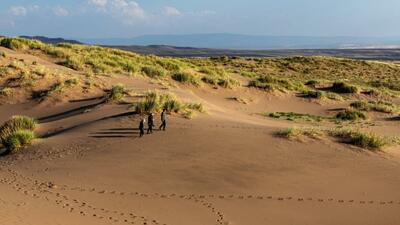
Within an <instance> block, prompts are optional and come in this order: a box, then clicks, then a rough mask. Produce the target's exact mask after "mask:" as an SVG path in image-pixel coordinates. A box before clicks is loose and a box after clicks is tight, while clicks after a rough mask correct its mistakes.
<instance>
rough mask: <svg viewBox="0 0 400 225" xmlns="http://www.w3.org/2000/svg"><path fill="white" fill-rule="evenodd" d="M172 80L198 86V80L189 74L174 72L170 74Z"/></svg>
mask: <svg viewBox="0 0 400 225" xmlns="http://www.w3.org/2000/svg"><path fill="white" fill-rule="evenodd" d="M171 77H172V79H174V80H175V81H178V82H181V83H186V84H192V85H195V86H200V79H199V78H198V77H197V76H196V75H193V74H192V73H189V72H175V73H173V74H172V76H171Z"/></svg>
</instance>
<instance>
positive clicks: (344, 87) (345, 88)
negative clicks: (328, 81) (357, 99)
mask: <svg viewBox="0 0 400 225" xmlns="http://www.w3.org/2000/svg"><path fill="white" fill-rule="evenodd" d="M331 91H333V92H336V93H340V94H358V93H359V92H360V89H359V88H358V87H357V86H354V85H350V84H348V83H345V82H341V81H337V82H335V83H333V85H332V87H331Z"/></svg>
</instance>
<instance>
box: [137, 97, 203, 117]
mask: <svg viewBox="0 0 400 225" xmlns="http://www.w3.org/2000/svg"><path fill="white" fill-rule="evenodd" d="M135 108H136V113H139V114H143V113H148V112H160V111H162V110H163V109H165V110H167V111H168V112H173V113H177V114H181V115H183V116H185V115H188V114H191V115H193V114H194V112H205V109H204V106H203V105H202V104H201V103H182V102H180V101H179V100H178V99H177V98H176V97H175V96H174V95H171V94H160V93H159V92H156V91H149V92H147V93H145V95H144V98H143V99H142V100H141V101H140V102H138V103H137V104H136V106H135ZM185 117H186V116H185Z"/></svg>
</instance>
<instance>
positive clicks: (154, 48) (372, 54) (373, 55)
mask: <svg viewBox="0 0 400 225" xmlns="http://www.w3.org/2000/svg"><path fill="white" fill-rule="evenodd" d="M21 37H24V38H29V39H36V40H40V41H42V42H44V43H52V44H58V43H73V44H82V42H84V41H82V42H80V41H75V40H67V39H63V38H48V37H43V36H21ZM157 37H158V36H157ZM291 38H292V40H294V39H295V38H293V37H291ZM333 39H334V38H332V42H331V43H333ZM118 40H125V41H110V40H109V41H104V40H103V41H104V42H98V43H97V44H100V45H103V46H105V47H110V48H117V49H122V50H126V51H131V52H136V53H140V54H153V55H159V56H173V57H218V56H225V55H227V56H240V57H290V56H334V57H344V58H354V59H376V60H395V61H399V60H400V46H397V42H396V40H395V39H393V40H389V39H387V40H386V41H385V42H382V41H381V42H379V44H376V43H378V42H376V43H375V44H374V45H373V44H370V45H367V44H365V45H363V46H364V47H360V46H362V45H361V44H358V45H352V47H350V45H349V44H348V45H345V46H344V45H341V46H342V48H334V47H332V46H336V45H339V44H336V45H332V44H327V43H328V40H325V43H326V44H325V45H322V44H321V42H320V45H319V46H325V47H326V46H331V48H328V47H326V48H322V47H321V48H316V46H317V45H312V46H313V47H309V48H308V49H307V48H302V49H297V48H292V49H291V48H288V47H285V48H282V49H270V50H257V49H251V48H249V49H234V48H226V49H222V48H200V47H196V48H195V47H179V46H178V47H177V46H170V45H145V44H146V43H147V42H149V43H152V41H151V40H152V39H151V38H150V39H148V40H147V39H146V38H144V37H141V38H140V39H137V40H142V43H141V44H143V45H131V44H129V43H131V40H132V39H129V40H128V39H118ZM167 40H168V38H167ZM288 40H289V38H288V39H282V41H283V42H285V41H288ZM303 40H304V42H305V40H306V39H303ZM307 40H308V41H311V39H307ZM315 40H319V39H318V38H315ZM343 40H344V39H343ZM353 40H355V39H353ZM358 40H360V39H358ZM362 40H364V42H363V43H367V40H370V41H372V39H367V38H364V39H362ZM86 41H87V40H86ZM153 41H155V39H154V38H153ZM188 41H189V40H188ZM276 41H278V40H276ZM376 41H377V40H376ZM111 42H112V43H122V44H121V45H107V44H109V43H111ZM297 43H299V42H297ZM310 43H311V42H310ZM337 43H342V42H337ZM343 43H344V42H343ZM357 43H361V42H357ZM371 43H372V42H371ZM382 43H385V44H386V45H385V44H382ZM91 44H95V43H94V42H92V43H91ZM270 45H272V42H271V43H270ZM276 46H278V44H277V43H276ZM356 46H358V47H356ZM396 46H397V48H395V47H396ZM344 47H346V48H344Z"/></svg>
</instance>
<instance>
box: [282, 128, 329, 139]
mask: <svg viewBox="0 0 400 225" xmlns="http://www.w3.org/2000/svg"><path fill="white" fill-rule="evenodd" d="M275 135H276V136H278V137H282V138H287V139H293V138H300V137H301V136H305V137H309V138H313V139H319V138H321V137H322V136H323V135H324V133H323V132H322V131H321V130H317V129H313V128H294V127H291V128H286V129H283V130H280V131H278V132H276V133H275Z"/></svg>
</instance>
